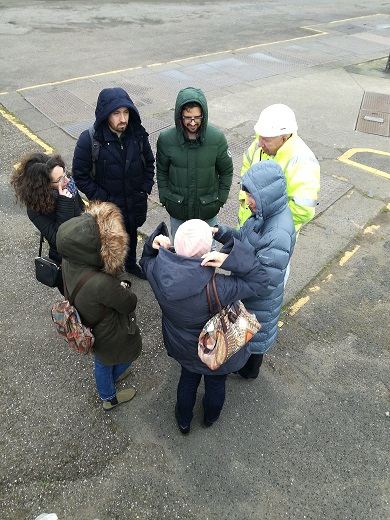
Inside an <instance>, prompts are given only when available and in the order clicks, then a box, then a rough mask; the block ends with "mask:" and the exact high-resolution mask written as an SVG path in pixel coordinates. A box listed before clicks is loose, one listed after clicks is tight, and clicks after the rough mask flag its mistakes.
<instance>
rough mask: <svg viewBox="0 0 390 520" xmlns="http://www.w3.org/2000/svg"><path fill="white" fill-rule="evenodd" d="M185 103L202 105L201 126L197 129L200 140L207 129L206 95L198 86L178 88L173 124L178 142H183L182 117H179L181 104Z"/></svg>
mask: <svg viewBox="0 0 390 520" xmlns="http://www.w3.org/2000/svg"><path fill="white" fill-rule="evenodd" d="M187 103H198V104H199V105H200V106H201V107H202V115H203V120H202V126H201V128H200V131H199V138H200V140H201V141H203V139H204V138H205V133H206V129H207V123H208V117H209V112H208V108H207V101H206V97H205V95H204V94H203V92H202V91H201V90H200V88H194V87H186V88H183V89H182V90H180V92H179V93H178V95H177V98H176V105H175V125H176V130H177V133H178V135H179V140H180V142H184V139H185V135H184V130H183V125H182V119H181V113H182V107H183V105H186V104H187Z"/></svg>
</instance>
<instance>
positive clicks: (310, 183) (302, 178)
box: [238, 134, 320, 233]
mask: <svg viewBox="0 0 390 520" xmlns="http://www.w3.org/2000/svg"><path fill="white" fill-rule="evenodd" d="M267 159H273V160H274V161H276V162H277V163H278V164H279V165H280V167H281V168H282V170H283V172H284V175H285V176H286V184H287V198H288V205H289V207H290V210H291V213H292V216H293V220H294V225H295V231H296V232H297V233H298V231H299V229H300V227H301V226H302V224H304V223H305V222H309V220H311V219H312V218H313V217H314V215H315V207H316V205H317V195H318V192H319V189H320V165H319V164H318V161H317V159H316V158H315V156H314V154H313V152H312V151H311V150H310V148H309V147H308V146H307V144H305V143H304V141H303V140H302V139H301V138H300V137H299V136H298V135H297V134H291V137H290V138H289V139H287V141H286V142H285V143H284V144H283V145H282V146H281V147H280V148H279V150H278V151H277V152H276V154H275V156H274V157H272V156H270V155H267V154H266V153H264V152H263V150H262V148H260V147H259V137H258V136H256V139H255V140H254V141H253V143H252V144H251V145H250V147H249V148H248V150H247V151H246V152H245V153H244V157H243V162H242V169H241V175H244V173H245V172H246V171H247V170H248V169H249V168H250V167H251V166H252V165H253V164H255V163H257V162H259V161H266V160H267ZM238 199H239V201H240V208H239V210H238V222H239V227H241V226H242V225H243V223H244V222H245V221H246V219H247V218H248V217H250V215H251V214H252V213H251V210H250V209H249V207H248V206H247V204H246V194H245V191H242V190H240V193H239V195H238Z"/></svg>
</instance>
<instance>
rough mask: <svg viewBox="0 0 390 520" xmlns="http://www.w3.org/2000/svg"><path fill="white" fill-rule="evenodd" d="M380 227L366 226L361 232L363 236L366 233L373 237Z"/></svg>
mask: <svg viewBox="0 0 390 520" xmlns="http://www.w3.org/2000/svg"><path fill="white" fill-rule="evenodd" d="M379 228H380V226H368V227H366V229H365V230H364V231H363V234H364V235H366V234H367V233H371V235H373V234H374V233H375V231H376V230H377V229H379Z"/></svg>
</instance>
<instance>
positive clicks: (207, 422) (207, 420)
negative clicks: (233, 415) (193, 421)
mask: <svg viewBox="0 0 390 520" xmlns="http://www.w3.org/2000/svg"><path fill="white" fill-rule="evenodd" d="M214 423H215V421H209V419H207V418H206V417H203V426H204V427H205V428H210V426H212V425H213V424H214Z"/></svg>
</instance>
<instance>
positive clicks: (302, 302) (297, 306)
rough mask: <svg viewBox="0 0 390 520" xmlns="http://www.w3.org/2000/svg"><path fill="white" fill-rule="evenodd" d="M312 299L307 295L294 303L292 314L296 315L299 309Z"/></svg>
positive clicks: (291, 308) (291, 309)
mask: <svg viewBox="0 0 390 520" xmlns="http://www.w3.org/2000/svg"><path fill="white" fill-rule="evenodd" d="M309 300H310V297H309V296H305V297H303V298H300V299H299V300H298V301H297V302H296V303H294V305H292V306H291V307H290V316H294V314H296V313H297V312H298V311H299V309H301V308H302V307H303V306H304V305H306V303H307V302H308V301H309Z"/></svg>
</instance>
